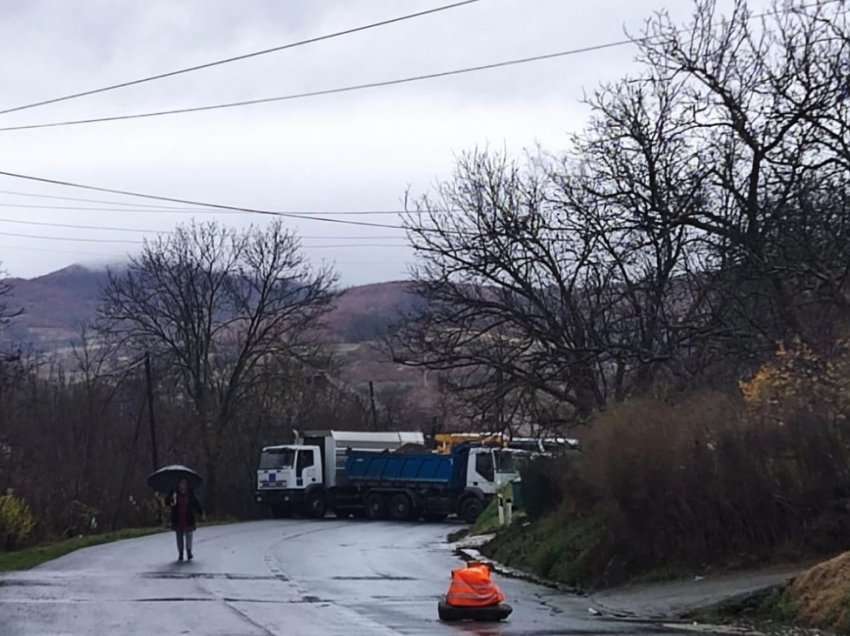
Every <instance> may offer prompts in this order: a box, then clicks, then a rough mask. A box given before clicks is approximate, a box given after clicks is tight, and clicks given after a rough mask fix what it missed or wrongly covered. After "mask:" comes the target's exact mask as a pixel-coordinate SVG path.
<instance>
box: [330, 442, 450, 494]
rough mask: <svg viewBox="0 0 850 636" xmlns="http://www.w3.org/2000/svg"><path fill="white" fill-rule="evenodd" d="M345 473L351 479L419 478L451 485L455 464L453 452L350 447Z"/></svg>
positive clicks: (362, 480)
mask: <svg viewBox="0 0 850 636" xmlns="http://www.w3.org/2000/svg"><path fill="white" fill-rule="evenodd" d="M345 473H346V477H347V479H348V481H349V482H351V483H358V482H393V483H395V482H408V483H410V482H415V483H417V484H426V483H427V484H433V485H437V484H439V485H444V486H448V485H450V483H451V482H452V477H453V474H454V465H453V462H452V456H450V455H437V454H435V453H417V454H406V453H404V454H402V453H388V452H381V453H376V452H370V451H349V452H348V456H347V457H346V460H345Z"/></svg>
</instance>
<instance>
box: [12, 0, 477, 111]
mask: <svg viewBox="0 0 850 636" xmlns="http://www.w3.org/2000/svg"><path fill="white" fill-rule="evenodd" d="M478 1H479V0H463V1H462V2H454V3H452V4H446V5H442V6H439V7H434V8H433V9H427V10H425V11H417V12H416V13H408V14H405V15H401V16H398V17H395V18H389V19H387V20H381V21H379V22H372V23H370V24H364V25H362V26H358V27H353V28H350V29H344V30H342V31H336V32H334V33H328V34H325V35H319V36H316V37H312V38H308V39H306V40H299V41H297V42H290V43H289V44H283V45H281V46H273V47H271V48H267V49H261V50H259V51H252V52H250V53H243V54H241V55H235V56H233V57H227V58H223V59H220V60H214V61H212V62H205V63H203V64H196V65H195V66H187V67H185V68H180V69H176V70H173V71H167V72H165V73H158V74H156V75H149V76H147V77H141V78H139V79H134V80H129V81H126V82H120V83H118V84H110V85H108V86H103V87H101V88H93V89H90V90H86V91H81V92H79V93H71V94H70V95H63V96H61V97H53V98H51V99H45V100H42V101H39V102H33V103H30V104H23V105H21V106H14V107H12V108H6V109H5V110H0V115H5V114H7V113H14V112H17V111H21V110H26V109H29V108H37V107H39V106H46V105H48V104H55V103H57V102H64V101H68V100H70V99H76V98H78V97H86V96H88V95H95V94H97V93H105V92H107V91H114V90H118V89H119V88H127V87H128V86H135V85H137V84H144V83H146V82H154V81H156V80H161V79H165V78H167V77H174V76H175V75H182V74H184V73H192V72H194V71H200V70H203V69H207V68H212V67H214V66H220V65H222V64H230V63H231V62H239V61H242V60H247V59H250V58H253V57H259V56H261V55H268V54H270V53H278V52H280V51H285V50H287V49H294V48H296V47H299V46H304V45H306V44H315V43H316V42H322V41H323V40H330V39H333V38H338V37H341V36H343V35H351V34H353V33H359V32H361V31H368V30H369V29H375V28H377V27H382V26H387V25H390V24H395V23H397V22H404V21H405V20H412V19H414V18H421V17H423V16H426V15H430V14H433V13H439V12H441V11H448V10H449V9H455V8H457V7H462V6H464V5H467V4H473V3H475V2H478Z"/></svg>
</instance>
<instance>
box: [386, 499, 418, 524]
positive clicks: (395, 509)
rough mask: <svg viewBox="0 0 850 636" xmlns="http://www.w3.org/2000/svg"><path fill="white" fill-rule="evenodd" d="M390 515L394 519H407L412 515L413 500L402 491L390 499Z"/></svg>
mask: <svg viewBox="0 0 850 636" xmlns="http://www.w3.org/2000/svg"><path fill="white" fill-rule="evenodd" d="M390 516H391V517H392V518H393V519H395V520H396V521H409V520H410V519H411V517H413V502H411V501H410V497H408V496H407V495H405V494H404V493H398V494H397V495H393V498H392V499H390Z"/></svg>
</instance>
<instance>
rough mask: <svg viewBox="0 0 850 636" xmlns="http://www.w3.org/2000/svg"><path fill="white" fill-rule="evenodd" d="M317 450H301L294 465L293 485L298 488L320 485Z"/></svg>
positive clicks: (320, 475)
mask: <svg viewBox="0 0 850 636" xmlns="http://www.w3.org/2000/svg"><path fill="white" fill-rule="evenodd" d="M318 454H319V449H317V448H302V449H301V450H299V451H298V460H297V461H296V463H295V483H296V485H297V486H298V487H299V488H306V487H307V486H309V485H311V484H317V483H321V479H322V469H321V464H320V463H319V460H318Z"/></svg>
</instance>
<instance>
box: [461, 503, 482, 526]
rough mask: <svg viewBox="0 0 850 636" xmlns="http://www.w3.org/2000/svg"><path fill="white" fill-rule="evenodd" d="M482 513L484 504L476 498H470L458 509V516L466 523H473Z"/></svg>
mask: <svg viewBox="0 0 850 636" xmlns="http://www.w3.org/2000/svg"><path fill="white" fill-rule="evenodd" d="M482 512H484V504H483V503H481V500H480V499H478V498H477V497H470V498H469V499H467V500H466V501H464V502H463V504H461V507H460V516H461V517H462V518H463V520H464V521H466V523H475V520H476V519H478V515H480V514H481V513H482Z"/></svg>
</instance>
